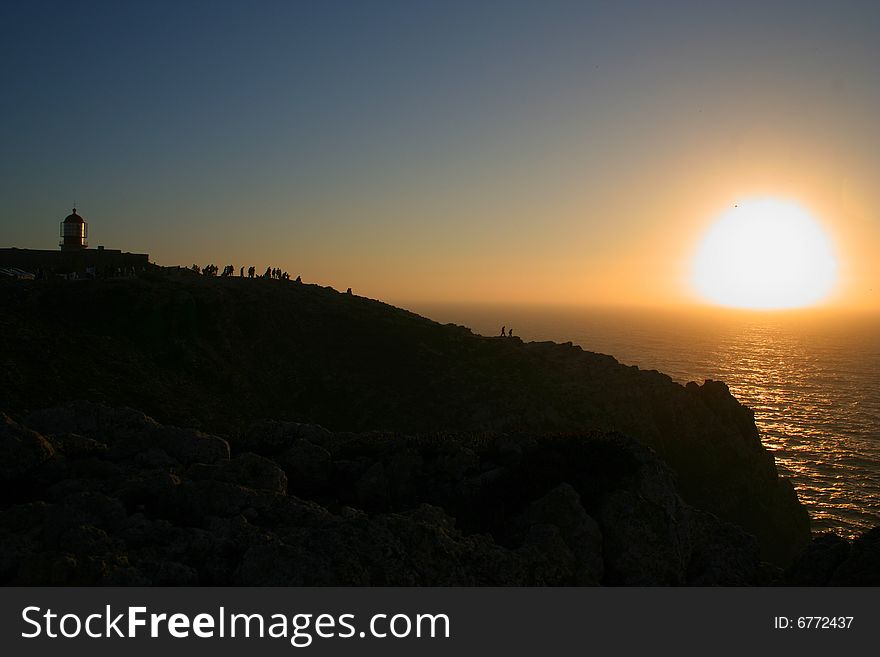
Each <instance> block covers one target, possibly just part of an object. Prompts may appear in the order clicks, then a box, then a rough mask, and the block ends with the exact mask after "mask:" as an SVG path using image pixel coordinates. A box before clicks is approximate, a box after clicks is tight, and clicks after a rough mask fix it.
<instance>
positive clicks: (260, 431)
mask: <svg viewBox="0 0 880 657" xmlns="http://www.w3.org/2000/svg"><path fill="white" fill-rule="evenodd" d="M216 283H217V281H207V280H205V279H204V278H202V277H190V276H182V275H174V274H171V273H168V274H159V273H156V274H150V275H145V276H143V277H138V278H135V279H129V280H100V281H92V282H90V284H89V285H88V286H80V285H76V286H64V285H49V284H44V282H42V281H33V282H27V283H25V282H18V283H16V285H4V286H0V315H2V317H3V319H4V340H3V346H2V348H3V362H4V368H2V370H0V399H3V400H4V402H5V408H4V409H3V410H5V411H6V412H8V413H11V414H13V415H15V416H16V417H18V416H22V417H23V418H24V419H23V422H24V423H25V424H26V425H27V426H28V427H30V428H32V429H35V430H36V431H38V432H40V433H41V434H43V435H44V436H45V437H47V438H49V437H51V436H53V435H57V434H62V433H76V434H80V435H83V436H87V437H89V438H91V439H93V440H96V441H97V442H99V443H104V444H106V445H107V446H108V458H109V459H112V460H116V461H118V462H126V461H128V460H129V459H130V458H131V456H132V455H133V454H135V453H145V452H146V450H149V449H161V450H164V451H165V452H166V453H167V454H168V455H169V456H170V457H171V458H172V459H174V460H176V461H178V462H179V463H180V464H182V465H183V466H189V465H191V464H192V463H196V462H211V463H217V462H220V461H223V460H225V459H226V458H227V457H228V452H227V450H226V447H225V446H224V443H223V442H221V440H222V439H221V438H219V436H214V437H211V435H210V432H214V433H217V434H223V435H228V436H231V437H234V438H232V440H233V441H234V442H235V443H236V444H235V451H236V453H240V452H246V451H252V452H254V453H257V454H260V455H262V456H266V457H269V458H273V459H274V458H275V457H276V456H277V455H278V454H279V453H280V452H281V451H283V450H284V449H287V448H288V447H290V444H291V443H292V442H293V441H294V440H296V439H304V440H308V441H309V442H310V443H312V444H314V445H318V446H321V447H324V448H325V449H327V450H328V451H329V452H331V453H332V454H333V456H334V462H336V461H340V460H342V461H346V460H347V461H357V458H356V456H353V455H351V454H339V453H337V450H336V448H335V446H334V445H331V444H330V439H329V437H328V435H327V434H326V433H323V430H317V429H314V428H313V429H307V428H306V425H296V424H295V423H289V422H281V423H273V421H268V422H266V423H263V425H262V426H261V427H251V428H248V427H249V426H250V425H251V424H252V423H253V422H255V421H256V420H258V418H261V417H276V418H286V419H290V418H296V419H303V420H307V421H309V422H314V423H319V424H323V425H325V426H327V427H328V428H330V429H333V430H334V431H337V433H335V434H334V437H333V440H339V439H340V436H339V433H338V431H340V430H347V431H357V432H361V431H367V430H371V429H376V428H382V429H383V430H388V431H391V432H397V433H403V434H421V435H428V434H451V435H462V434H465V433H476V434H479V433H482V432H489V433H491V434H497V433H502V432H506V433H528V434H532V435H535V436H540V435H546V434H549V433H554V432H568V433H572V432H581V433H582V432H584V431H589V430H598V431H604V432H609V431H619V432H622V433H625V434H627V435H630V436H632V437H634V438H636V439H638V440H640V441H641V442H642V443H644V444H646V445H649V446H651V447H652V448H653V449H654V450H655V451H656V452H657V454H659V456H660V457H661V459H663V460H664V461H665V462H666V463H667V464H668V465H669V466H670V467H671V468H672V470H673V471H674V472H675V474H676V477H677V482H678V487H679V488H678V490H679V492H680V494H681V497H682V498H683V500H685V501H686V502H687V503H688V504H690V505H693V506H695V507H697V508H700V509H702V510H705V511H708V512H710V513H712V514H714V515H716V516H718V518H720V519H721V520H724V521H727V522H733V523H735V524H737V525H739V526H740V527H742V528H743V529H744V530H745V531H747V532H748V533H750V534H753V535H755V536H756V537H757V538H758V540H759V543H760V546H761V553H762V558H765V559H771V560H773V561H774V562H776V563H778V564H786V563H788V561H790V559H791V558H792V557H793V556H794V555H796V554H798V553H799V552H800V551H801V550H802V549H804V548H805V547H806V545H807V543H808V542H809V539H810V534H809V519H808V517H807V515H806V512H805V511H804V510H803V508H802V507H801V506H800V505H799V503H798V501H797V498H796V496H795V495H794V492H793V490H792V488H791V486H790V484H788V482H786V481H785V480H783V479H781V478H779V476H778V473H777V470H776V467H775V464H774V462H773V458H772V455H771V454H770V453H768V452H767V451H766V450H765V449H763V448H762V447H761V445H760V442H759V440H758V439H757V434H756V429H755V426H754V421H753V417H752V415H751V412H750V411H749V410H748V409H746V408H744V407H743V406H741V405H740V404H739V403H738V402H737V401H736V400H735V399H734V398H733V397H732V396H731V395H730V394H729V391H728V390H727V388H726V386H724V384H721V383H717V382H707V383H705V384H703V385H702V386H699V385H696V384H694V385H691V386H688V387H687V388H685V387H682V386H680V385H678V384H676V383H674V382H673V381H672V380H671V379H670V378H669V377H666V376H664V375H661V374H659V373H656V372H645V371H641V370H639V369H638V368H634V367H625V366H623V365H621V364H620V363H618V362H617V361H615V360H614V359H613V358H612V357H610V356H605V355H601V354H594V353H590V352H586V351H583V350H582V349H580V348H578V347H574V346H572V345H571V344H563V345H558V344H553V343H549V342H548V343H528V344H525V343H523V342H522V341H521V340H519V339H518V338H511V339H507V340H498V339H494V338H484V337H481V336H478V335H474V334H472V333H469V332H468V331H467V330H465V329H463V328H461V327H455V326H442V325H440V324H437V323H435V322H432V321H430V320H428V319H425V318H422V317H419V316H417V315H415V314H413V313H409V312H407V311H404V310H402V309H399V308H394V307H391V306H388V305H385V304H382V303H379V302H377V301H373V300H370V299H366V298H362V297H347V296H345V295H340V294H338V293H336V292H334V291H332V290H329V289H325V288H322V287H319V286H314V285H306V284H300V285H278V286H257V285H252V284H250V283H249V282H248V281H245V280H225V281H224V284H223V285H218V284H216ZM74 288H75V289H74ZM35 336H39V343H40V344H41V345H42V348H40V349H38V350H35V349H34V348H33V344H34V341H35ZM96 338H97V339H98V340H100V345H101V353H102V357H101V358H97V359H96V358H94V357H93V356H92V354H91V353H89V351H88V350H86V349H83V346H84V345H91V344H94V341H95V339H96ZM83 395H87V396H89V397H91V398H92V399H101V400H106V401H107V402H109V403H110V404H112V405H113V407H114V408H110V407H109V406H108V407H103V408H102V407H101V406H100V405H98V404H91V405H88V404H86V405H83V404H78V405H74V407H73V408H62V409H60V410H59V409H57V408H56V409H55V410H53V411H52V412H51V413H49V414H47V413H46V412H44V411H39V412H37V413H35V414H32V415H27V413H28V411H30V410H31V409H34V408H39V407H49V406H53V405H57V404H66V403H68V402H71V401H73V400H74V399H75V398H77V397H81V396H83ZM126 405H129V406H132V405H133V406H136V407H138V408H142V409H144V410H146V411H147V412H148V413H150V414H152V415H153V416H155V417H158V418H160V419H161V420H162V421H163V422H165V423H167V424H168V425H177V426H187V427H204V428H205V431H206V432H207V433H206V434H201V435H200V434H198V433H197V432H196V431H195V430H194V429H185V430H184V429H181V430H180V431H181V432H183V433H180V434H179V435H172V434H174V432H172V433H171V434H169V433H168V432H166V431H163V429H162V425H160V424H158V423H153V425H152V427H151V426H149V423H148V422H146V421H145V416H144V415H143V413H139V412H137V411H132V410H130V409H124V408H121V407H124V406H126ZM310 432H311V433H310ZM319 434H320V435H319ZM324 441H327V442H324ZM468 448H470V446H469V447H468ZM523 451H526V450H523ZM154 456H155V455H154ZM458 456H461V455H458ZM71 458H74V457H73V456H72V455H71ZM145 458H146V457H145ZM456 458H457V456H456ZM493 458H494V459H495V461H494V463H495V465H497V466H500V467H508V468H515V467H518V460H517V459H518V456H517V452H516V448H515V447H510V448H503V449H498V450H496V453H495V454H494V455H493ZM429 460H430V459H428V458H426V459H425V467H424V469H423V471H422V474H424V475H425V476H427V477H428V478H429V479H430V480H431V481H432V485H433V486H435V489H436V490H435V493H436V496H438V497H442V496H447V497H449V496H451V495H452V494H454V493H456V491H455V489H461V490H458V492H457V494H459V495H460V496H463V497H466V496H467V495H470V494H471V493H469V492H468V491H467V490H465V489H466V488H468V487H469V486H470V485H471V484H475V485H476V486H477V488H481V487H482V488H485V486H486V484H487V482H483V483H479V482H478V481H476V480H474V481H472V482H471V484H467V485H465V484H463V483H462V479H461V476H462V475H464V476H465V477H466V478H475V477H479V476H480V474H481V473H482V472H486V471H487V470H479V469H472V468H471V466H470V465H468V464H467V463H466V462H464V463H463V464H456V463H454V462H449V463H445V464H444V463H442V462H440V463H438V464H437V465H438V468H437V469H435V470H433V471H429V470H430V468H429V465H428V461H429ZM441 461H442V459H441ZM465 461H466V460H465ZM152 463H153V464H154V465H156V466H157V467H158V466H159V463H158V462H157V461H156V460H153V461H152ZM461 465H463V468H464V471H462V469H461V467H460V466H461ZM483 465H484V464H483V463H480V464H479V466H480V467H482V466H483ZM367 467H369V466H367ZM385 467H386V469H387V468H388V467H389V463H388V462H387V459H385ZM443 472H445V473H446V474H447V475H448V477H446V479H445V480H444V478H443ZM346 474H347V473H345V472H342V473H340V469H339V464H338V463H334V474H333V484H332V485H331V488H332V487H333V486H335V483H336V478H337V476H339V478H340V479H341V480H345V476H346ZM362 475H363V472H361V473H360V474H359V475H358V476H362ZM388 476H389V486H390V491H389V500H392V501H393V499H394V498H395V496H396V495H398V494H399V495H401V496H403V497H405V496H408V495H411V494H413V491H414V490H415V489H412V488H410V489H406V488H403V489H400V490H401V491H402V492H400V493H398V492H396V491H397V488H396V486H397V483H395V482H396V481H397V480H396V479H395V477H394V476H392V475H391V474H389V475H388ZM404 479H405V478H404ZM556 483H559V482H556ZM410 484H412V481H410V480H407V485H410ZM352 485H353V484H352ZM416 488H418V486H417V487H416ZM407 491H408V492H407ZM579 492H582V491H580V489H579ZM593 515H595V514H593Z"/></svg>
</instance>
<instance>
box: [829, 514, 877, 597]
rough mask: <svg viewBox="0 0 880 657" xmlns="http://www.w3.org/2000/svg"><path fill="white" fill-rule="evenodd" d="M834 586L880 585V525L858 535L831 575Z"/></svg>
mask: <svg viewBox="0 0 880 657" xmlns="http://www.w3.org/2000/svg"><path fill="white" fill-rule="evenodd" d="M831 584H832V585H833V586H880V527H874V528H873V529H870V530H868V531H866V532H865V533H864V534H862V535H861V536H858V537H857V538H856V539H855V540H854V541H853V543H852V549H851V550H850V554H849V557H847V559H845V560H844V561H843V562H842V563H841V564H840V565H839V566H838V567H837V570H835V571H834V575H832V576H831Z"/></svg>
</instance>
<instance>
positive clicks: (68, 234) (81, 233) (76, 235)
mask: <svg viewBox="0 0 880 657" xmlns="http://www.w3.org/2000/svg"><path fill="white" fill-rule="evenodd" d="M88 236H89V225H88V224H87V223H86V220H85V219H83V218H82V217H81V216H79V215H78V214H77V213H76V208H74V209H73V212H71V213H70V214H69V215H67V217H65V218H64V221H62V222H61V241H60V242H59V245H60V246H61V250H62V251H79V250H81V249H85V248H86V247H87V246H88V245H89V243H88V242H87V241H86V238H88Z"/></svg>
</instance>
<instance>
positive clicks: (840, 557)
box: [784, 527, 880, 586]
mask: <svg viewBox="0 0 880 657" xmlns="http://www.w3.org/2000/svg"><path fill="white" fill-rule="evenodd" d="M784 581H785V583H786V584H789V585H791V586H828V585H830V586H880V527H874V528H873V529H870V530H868V531H867V532H865V533H864V534H862V535H861V536H859V537H857V538H856V539H855V540H854V541H852V542H850V541H847V540H846V539H844V538H841V537H840V536H837V535H836V534H830V533H829V534H821V535H819V536H817V537H816V538H814V539H813V541H812V543H810V546H809V547H808V548H807V549H806V550H805V551H804V552H803V553H802V554H801V555H800V556H799V557H798V558H797V559H796V560H795V561H794V563H792V565H791V566H790V567H789V568H788V569H787V570H786V572H785V580H784Z"/></svg>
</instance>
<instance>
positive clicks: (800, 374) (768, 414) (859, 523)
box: [404, 303, 880, 536]
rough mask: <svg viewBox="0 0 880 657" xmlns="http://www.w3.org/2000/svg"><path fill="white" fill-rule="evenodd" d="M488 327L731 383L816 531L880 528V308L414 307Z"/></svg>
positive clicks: (685, 376)
mask: <svg viewBox="0 0 880 657" xmlns="http://www.w3.org/2000/svg"><path fill="white" fill-rule="evenodd" d="M404 307H407V308H409V309H411V310H413V311H415V312H418V313H419V314H422V315H424V316H426V317H430V318H431V319H434V320H436V321H438V322H441V323H448V322H452V323H455V324H462V325H464V326H467V327H469V328H471V329H472V330H473V331H474V332H475V333H479V334H482V335H498V334H499V332H500V330H501V326H502V325H505V326H507V327H508V328H512V329H513V331H514V335H517V336H519V337H520V338H522V339H523V340H526V341H530V340H553V341H555V342H567V341H569V340H570V341H572V342H574V343H575V344H577V345H580V346H581V347H583V348H584V349H585V350H588V351H595V352H599V353H604V354H610V355H612V356H614V357H615V358H616V359H617V360H618V361H620V362H621V363H625V364H627V365H637V366H638V367H640V368H642V369H654V370H659V371H661V372H663V373H665V374H668V375H669V376H671V377H672V378H673V380H675V381H677V382H679V383H682V384H683V383H686V382H688V381H697V382H700V383H702V382H703V381H704V380H705V379H716V380H721V381H724V382H726V383H727V384H728V386H729V387H730V390H731V392H732V393H733V394H734V395H735V396H736V398H737V399H739V401H740V402H742V403H743V404H745V405H746V406H749V407H750V408H751V409H752V410H754V412H755V421H756V423H757V425H758V429H759V430H760V432H761V439H762V441H763V443H764V445H765V446H766V447H767V448H768V449H769V450H771V451H772V452H773V453H774V457H775V459H776V464H777V467H778V469H779V471H780V474H783V475H785V476H787V477H789V478H791V480H792V481H793V483H794V485H795V488H796V489H797V493H798V497H799V498H800V500H801V502H802V503H803V504H804V505H806V507H807V508H808V510H809V513H810V517H811V519H812V528H813V531H814V532H822V531H835V532H837V533H839V534H841V535H844V536H854V535H856V534H858V533H860V532H862V531H863V530H865V529H866V528H868V527H872V526H875V525H880V316H878V315H865V314H855V313H849V314H844V313H837V314H831V313H819V312H796V313H792V312H788V313H748V312H733V311H658V310H620V309H588V308H562V307H535V306H531V307H529V306H477V305H437V304H432V305H425V304H412V303H410V304H407V305H404Z"/></svg>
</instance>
